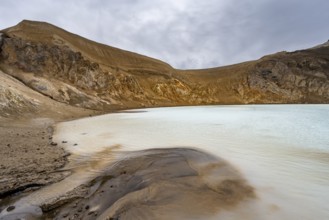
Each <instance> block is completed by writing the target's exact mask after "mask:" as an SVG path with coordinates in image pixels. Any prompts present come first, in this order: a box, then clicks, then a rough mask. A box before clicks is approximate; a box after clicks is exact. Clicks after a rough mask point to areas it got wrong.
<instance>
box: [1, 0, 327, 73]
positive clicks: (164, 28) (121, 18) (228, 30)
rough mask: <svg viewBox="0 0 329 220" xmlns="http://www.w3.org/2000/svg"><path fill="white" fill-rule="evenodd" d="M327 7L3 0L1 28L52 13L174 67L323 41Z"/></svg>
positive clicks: (321, 3) (210, 0)
mask: <svg viewBox="0 0 329 220" xmlns="http://www.w3.org/2000/svg"><path fill="white" fill-rule="evenodd" d="M328 9H329V2H328V1H326V0H313V1H307V0H287V1H277V0H244V1H241V0H226V1H225V0H222V1H218V0H207V1H197V0H155V1H149V0H137V1H133V0H121V1H119V0H108V1H107V0H99V1H95V0H80V1H74V0H66V1H61V0H59V1H52V0H44V1H41V0H30V1H23V0H16V1H14V0H13V1H4V2H2V5H1V8H0V14H1V15H2V17H5V18H6V19H1V21H0V29H2V28H6V27H8V26H12V25H15V24H16V23H18V22H19V21H20V20H22V19H31V20H41V21H47V22H50V23H52V24H54V25H57V26H60V27H62V28H64V29H67V30H68V31H71V32H73V33H77V34H79V35H81V36H84V37H86V38H89V39H92V40H95V41H98V42H101V43H105V44H109V45H111V46H115V47H118V48H122V49H125V50H130V51H134V52H137V53H141V54H144V55H147V56H151V57H154V58H158V59H161V60H163V61H165V62H168V63H169V64H171V65H173V66H174V67H177V68H206V67H214V66H221V65H227V64H232V63H236V62H242V61H246V60H250V59H258V58H259V57H261V56H263V55H266V54H268V53H274V52H278V51H282V50H296V49H301V48H307V47H311V46H314V45H316V44H320V43H322V42H324V41H326V40H327V39H328V38H329V29H328V28H327V21H328V20H329V13H327V11H328Z"/></svg>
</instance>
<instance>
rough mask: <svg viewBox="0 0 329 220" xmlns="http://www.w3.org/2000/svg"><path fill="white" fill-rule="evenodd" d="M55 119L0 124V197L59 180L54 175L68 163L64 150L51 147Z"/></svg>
mask: <svg viewBox="0 0 329 220" xmlns="http://www.w3.org/2000/svg"><path fill="white" fill-rule="evenodd" d="M51 124H52V120H50V119H44V120H41V121H39V122H38V121H34V122H24V121H20V122H18V121H14V122H13V121H2V120H1V125H0V139H1V142H0V151H1V160H0V167H1V171H0V177H1V182H0V198H4V197H6V196H8V195H11V194H14V193H16V192H20V191H23V190H28V189H29V188H33V189H35V188H39V187H41V186H44V185H47V184H50V183H53V182H56V181H59V180H61V179H63V178H64V177H65V176H66V175H67V174H65V173H63V172H54V171H56V170H58V169H59V168H61V167H63V166H64V165H65V163H66V156H67V155H66V153H65V152H64V150H63V149H61V148H59V147H57V146H54V145H52V144H51V135H52V129H51V127H50V125H51Z"/></svg>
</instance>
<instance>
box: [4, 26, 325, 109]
mask: <svg viewBox="0 0 329 220" xmlns="http://www.w3.org/2000/svg"><path fill="white" fill-rule="evenodd" d="M0 46H1V49H0V67H1V69H2V71H3V72H4V73H6V74H9V75H11V76H13V77H14V78H16V79H18V80H19V81H21V82H22V83H24V84H25V85H27V86H28V87H30V88H32V89H33V90H35V91H37V92H38V93H40V94H43V95H44V96H46V97H49V98H51V99H53V100H55V101H58V102H61V103H65V104H69V105H73V106H78V107H83V108H89V109H98V110H108V109H118V108H127V107H141V106H143V107H144V106H172V105H197V104H242V103H329V47H327V46H326V44H324V45H321V46H319V47H315V48H311V49H308V50H301V51H296V52H290V53H287V52H281V53H277V54H274V55H269V56H266V57H263V58H261V59H260V60H257V61H251V62H246V63H241V64H237V65H231V66H226V67H220V68H213V69H204V70H184V71H183V70H175V69H173V68H172V67H171V66H170V65H168V64H166V63H163V62H162V61H159V60H155V59H152V58H149V57H145V56H142V55H138V54H135V53H131V52H128V51H123V50H120V49H117V48H113V47H109V46H106V45H102V44H98V43H95V42H92V41H89V40H87V39H84V38H81V37H79V36H77V35H74V34H71V33H69V32H66V31H64V30H62V29H60V28H57V27H55V26H52V25H50V24H47V23H43V22H33V21H23V22H21V23H19V24H18V25H17V26H15V27H12V28H8V29H5V30H3V31H1V36H0Z"/></svg>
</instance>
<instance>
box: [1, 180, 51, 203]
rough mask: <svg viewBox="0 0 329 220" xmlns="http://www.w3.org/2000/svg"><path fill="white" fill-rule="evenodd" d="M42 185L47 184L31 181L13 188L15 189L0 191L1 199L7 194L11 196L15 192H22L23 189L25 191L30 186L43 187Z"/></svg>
mask: <svg viewBox="0 0 329 220" xmlns="http://www.w3.org/2000/svg"><path fill="white" fill-rule="evenodd" d="M42 186H45V185H44V184H39V183H29V184H26V185H23V186H19V187H17V188H13V189H10V190H7V191H3V192H0V199H3V198H5V197H7V196H11V195H13V194H16V193H19V192H22V191H24V190H26V189H29V188H35V187H42Z"/></svg>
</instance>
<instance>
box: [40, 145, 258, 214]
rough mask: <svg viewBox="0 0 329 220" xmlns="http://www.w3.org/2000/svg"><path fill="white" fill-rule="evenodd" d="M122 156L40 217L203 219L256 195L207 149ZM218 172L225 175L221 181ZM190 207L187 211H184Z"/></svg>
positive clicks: (179, 149)
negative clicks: (77, 194) (68, 200)
mask: <svg viewBox="0 0 329 220" xmlns="http://www.w3.org/2000/svg"><path fill="white" fill-rule="evenodd" d="M108 153H109V152H106V154H108ZM125 154H127V155H131V156H127V157H126V158H125V159H124V160H121V161H118V162H116V163H115V164H113V165H112V166H110V167H109V168H108V169H107V170H106V171H105V172H103V173H102V174H100V175H99V176H98V177H97V178H95V179H94V180H92V181H91V182H90V183H89V185H87V186H83V187H87V188H89V191H88V192H85V194H80V195H79V197H78V198H75V199H73V201H71V202H68V203H67V201H65V204H63V203H60V202H61V201H60V199H59V200H58V201H57V202H58V203H60V204H57V205H56V204H50V205H49V206H48V209H43V210H44V211H46V213H45V217H47V218H51V219H72V218H78V219H96V218H99V219H131V217H134V219H168V218H171V219H179V218H187V219H188V218H190V217H195V216H201V217H202V216H204V218H205V219H206V218H207V215H209V216H211V215H212V214H216V213H218V212H219V211H220V210H222V209H226V208H230V209H231V208H232V207H235V206H236V205H237V204H239V203H240V202H241V201H245V200H247V199H255V198H256V196H255V192H254V189H253V188H252V187H251V186H250V185H248V183H247V182H246V181H245V179H244V178H243V177H242V176H241V175H240V174H239V173H238V171H236V170H235V169H234V168H233V167H232V166H231V165H230V164H228V163H227V162H226V161H224V160H222V159H220V158H217V157H215V156H212V155H209V154H207V153H204V152H201V151H198V150H195V149H186V148H173V149H150V150H144V151H139V152H125ZM103 156H104V159H106V158H109V156H108V155H103ZM97 160H99V155H97ZM95 162H96V161H95ZM90 164H92V163H90ZM191 164H192V165H191ZM205 164H206V165H207V164H208V165H207V166H205ZM209 167H211V168H210V169H209ZM222 169H223V170H222ZM80 170H81V169H80ZM227 170H229V171H227ZM213 171H216V173H215V174H216V175H217V174H219V176H218V178H217V176H212V175H213ZM220 174H223V175H225V179H224V180H223V179H222V177H221V176H220ZM226 176H227V177H226ZM208 177H211V178H210V179H207V178H208ZM209 184H210V185H209ZM78 191H79V190H78ZM193 201H194V202H193ZM49 207H54V209H49ZM190 209H191V210H192V211H188V210H190ZM163 210H167V211H166V213H168V214H167V215H166V216H161V215H159V213H163ZM179 216H180V217H179Z"/></svg>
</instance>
